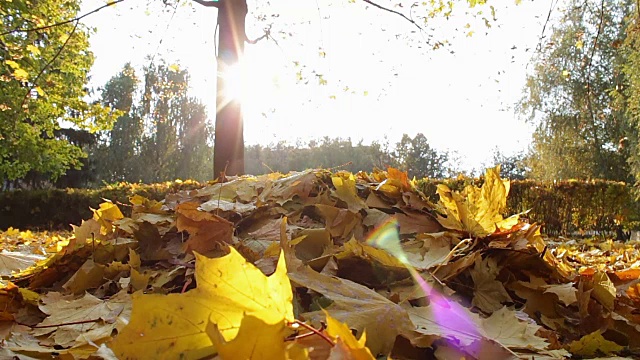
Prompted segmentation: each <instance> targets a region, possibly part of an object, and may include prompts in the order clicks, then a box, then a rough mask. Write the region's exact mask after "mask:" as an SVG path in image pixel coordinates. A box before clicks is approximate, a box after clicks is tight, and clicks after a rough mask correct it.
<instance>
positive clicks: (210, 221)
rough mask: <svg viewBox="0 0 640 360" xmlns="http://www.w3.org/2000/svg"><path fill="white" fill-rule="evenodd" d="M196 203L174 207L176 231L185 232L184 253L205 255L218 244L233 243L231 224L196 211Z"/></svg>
mask: <svg viewBox="0 0 640 360" xmlns="http://www.w3.org/2000/svg"><path fill="white" fill-rule="evenodd" d="M198 206H200V205H199V204H198V203H195V202H186V203H182V204H180V205H178V206H177V207H176V213H177V214H178V218H177V221H176V226H177V228H178V231H187V232H188V233H189V239H188V240H187V243H186V251H189V252H190V251H194V250H195V251H197V252H199V253H203V254H206V253H207V252H209V251H211V250H214V249H216V248H217V247H218V246H219V245H220V244H231V243H233V239H232V236H233V224H232V223H231V222H229V221H227V220H225V219H223V218H221V217H219V216H217V215H215V214H211V213H208V212H206V211H200V210H198Z"/></svg>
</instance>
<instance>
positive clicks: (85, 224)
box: [69, 219, 104, 249]
mask: <svg viewBox="0 0 640 360" xmlns="http://www.w3.org/2000/svg"><path fill="white" fill-rule="evenodd" d="M71 227H72V228H73V234H74V237H75V239H72V241H70V242H69V248H71V249H73V248H75V246H76V244H79V245H82V244H84V243H85V242H86V241H87V240H93V239H96V240H98V239H104V236H103V235H102V234H100V223H99V222H97V221H96V220H94V219H89V220H82V224H80V226H75V225H71Z"/></svg>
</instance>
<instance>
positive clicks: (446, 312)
mask: <svg viewBox="0 0 640 360" xmlns="http://www.w3.org/2000/svg"><path fill="white" fill-rule="evenodd" d="M399 230H400V224H399V223H398V220H397V219H395V218H391V219H390V220H387V221H386V222H385V223H383V224H382V225H380V226H378V227H377V228H376V229H375V230H374V231H373V232H371V234H369V236H368V237H367V240H366V242H367V244H368V245H371V246H373V247H376V248H379V249H383V250H386V251H387V252H388V253H389V254H391V255H392V256H394V257H395V258H397V259H398V260H399V261H400V262H401V263H402V264H404V266H405V267H406V268H407V270H409V274H411V277H412V278H413V280H414V281H415V282H416V283H417V284H418V286H420V288H421V290H422V292H423V293H424V295H425V297H427V298H428V299H429V302H430V305H429V306H428V307H427V308H426V309H424V310H425V311H431V312H432V315H433V318H434V319H435V320H436V322H437V325H438V326H439V327H440V328H441V329H442V330H443V331H442V332H441V333H442V334H450V333H451V331H455V332H456V333H463V334H467V335H468V336H469V337H470V338H475V339H480V338H483V337H484V336H483V335H482V333H481V332H480V330H479V329H478V326H477V325H476V324H475V322H474V321H473V319H471V318H470V317H469V310H468V309H466V308H465V307H463V306H462V305H460V304H459V303H458V302H456V301H454V300H448V299H447V298H446V296H444V295H442V294H441V293H440V292H439V291H438V290H437V289H435V288H434V287H433V286H431V285H430V284H429V283H427V282H426V281H425V279H424V278H423V277H422V275H421V274H420V273H419V272H418V271H417V270H416V269H415V268H414V267H413V266H412V265H411V263H410V262H409V259H408V258H407V255H406V253H405V252H404V250H403V249H402V246H401V245H400V231H399ZM430 275H431V276H433V275H432V274H430ZM434 279H435V280H436V281H437V282H440V280H438V279H437V278H435V276H434ZM443 338H444V336H443ZM449 344H450V345H451V346H454V347H460V345H459V344H455V343H454V342H452V341H449ZM474 344H477V346H478V348H477V349H469V347H466V348H465V349H464V350H465V351H467V352H471V353H478V352H479V351H480V350H481V349H480V348H479V347H480V344H479V342H475V343H474Z"/></svg>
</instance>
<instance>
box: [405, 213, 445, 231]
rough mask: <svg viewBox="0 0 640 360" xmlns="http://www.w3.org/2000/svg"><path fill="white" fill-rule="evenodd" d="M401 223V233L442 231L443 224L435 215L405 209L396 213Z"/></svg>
mask: <svg viewBox="0 0 640 360" xmlns="http://www.w3.org/2000/svg"><path fill="white" fill-rule="evenodd" d="M395 218H396V219H398V223H400V234H401V235H406V234H422V233H436V232H440V231H442V226H440V224H439V223H438V221H436V219H434V218H433V216H431V215H428V214H425V213H420V212H416V211H408V210H406V211H404V212H401V213H398V214H395Z"/></svg>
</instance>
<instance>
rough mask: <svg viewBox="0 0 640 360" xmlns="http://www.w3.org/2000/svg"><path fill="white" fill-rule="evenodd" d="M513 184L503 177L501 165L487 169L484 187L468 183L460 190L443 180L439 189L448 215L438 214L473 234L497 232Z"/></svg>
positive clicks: (451, 226)
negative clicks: (453, 188)
mask: <svg viewBox="0 0 640 360" xmlns="http://www.w3.org/2000/svg"><path fill="white" fill-rule="evenodd" d="M509 185H510V184H509V181H508V180H502V179H500V166H496V167H495V168H491V169H487V172H486V174H485V180H484V184H482V187H481V188H478V187H476V186H473V185H468V186H467V187H466V188H464V190H463V191H462V192H457V191H452V190H451V189H449V187H448V186H446V185H444V184H439V185H438V187H437V193H438V195H439V196H440V204H441V206H442V210H443V212H444V213H445V214H446V215H447V216H446V217H442V216H438V221H439V222H440V224H441V225H442V226H444V227H446V228H448V229H453V230H460V231H466V232H468V233H469V234H471V235H473V236H478V237H484V236H487V235H489V234H491V233H493V232H494V231H495V230H496V228H497V227H498V224H500V223H501V222H502V221H503V218H502V215H501V211H502V209H504V208H505V207H506V204H507V195H508V194H509Z"/></svg>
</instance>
